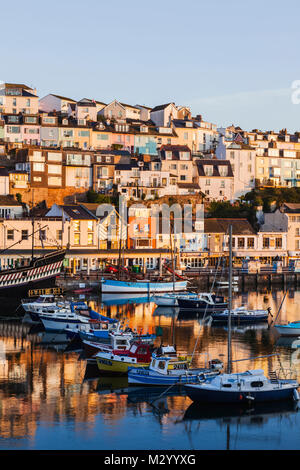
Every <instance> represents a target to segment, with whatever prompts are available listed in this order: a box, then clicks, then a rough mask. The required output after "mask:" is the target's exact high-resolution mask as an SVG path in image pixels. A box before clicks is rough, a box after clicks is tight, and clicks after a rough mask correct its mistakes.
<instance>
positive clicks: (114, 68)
mask: <svg viewBox="0 0 300 470" xmlns="http://www.w3.org/2000/svg"><path fill="white" fill-rule="evenodd" d="M1 17H2V22H1V33H2V34H1V36H2V44H1V62H0V80H2V81H7V82H21V83H26V84H28V85H33V86H35V87H36V88H37V90H38V94H39V96H40V97H42V96H44V95H46V94H48V93H57V94H61V95H64V96H68V97H71V98H74V99H80V98H83V97H86V98H93V99H97V100H99V101H104V102H107V103H108V102H110V101H112V100H113V99H118V100H120V101H122V102H126V103H130V104H137V103H138V104H145V105H148V106H155V105H158V104H163V103H167V102H169V101H175V102H176V104H178V105H189V106H191V108H192V112H193V115H196V114H198V113H199V114H202V115H203V118H204V119H207V120H210V121H212V122H215V123H216V124H218V125H230V124H232V123H234V124H235V125H240V126H241V127H243V128H245V129H253V128H259V129H266V130H269V129H273V130H279V129H281V128H283V127H286V128H288V129H289V130H290V131H294V130H300V119H299V116H300V104H299V105H295V104H292V102H291V92H292V90H291V84H292V82H293V81H294V80H300V60H299V59H300V50H299V44H300V28H299V19H300V2H299V0H286V1H284V2H283V1H282V0H281V1H278V0H272V1H271V0H263V1H261V0H260V1H257V0H251V1H247V0H245V1H243V2H241V1H236V0H228V1H227V2H226V1H222V0H206V1H203V0H185V1H182V0H181V1H178V0H159V1H158V0H152V1H151V2H143V1H141V0H128V1H124V0H112V1H107V0H85V1H78V0H51V1H47V2H42V1H40V0H39V1H37V0H28V1H27V2H26V3H24V2H23V1H22V2H21V1H20V0H16V1H14V2H5V4H4V5H3V6H2V8H1Z"/></svg>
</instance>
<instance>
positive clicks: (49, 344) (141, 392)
mask: <svg viewBox="0 0 300 470" xmlns="http://www.w3.org/2000/svg"><path fill="white" fill-rule="evenodd" d="M225 293H226V292H225ZM283 295H284V292H283V291H281V290H265V291H263V292H257V291H255V292H247V293H235V295H234V300H233V306H234V307H236V306H240V305H242V304H245V305H248V306H249V307H250V308H258V309H266V308H268V307H271V309H272V313H273V315H276V313H277V310H278V308H279V306H280V304H281V301H282V298H283ZM85 300H87V301H88V302H89V304H90V305H91V306H92V308H94V309H95V310H97V311H99V312H100V313H102V314H104V315H108V316H111V317H114V318H118V319H120V320H124V321H125V322H126V323H128V325H129V326H130V327H131V328H137V329H138V330H143V332H147V331H149V332H155V331H156V329H157V327H158V326H160V327H161V328H162V335H163V336H162V339H163V344H165V345H166V344H172V343H173V342H175V344H176V346H177V350H178V351H179V352H184V353H186V352H189V353H191V352H193V349H194V346H195V341H196V339H197V338H198V346H197V353H196V355H195V358H194V362H193V364H194V365H195V366H197V365H199V366H200V365H204V363H205V360H207V358H208V356H209V358H210V359H214V358H219V359H221V360H223V361H224V363H226V355H227V331H226V328H225V327H221V326H219V327H213V326H211V325H207V324H206V325H203V324H202V321H201V318H197V317H196V316H191V317H190V318H189V317H187V316H181V315H178V312H174V310H172V309H167V308H165V309H163V308H156V305H155V304H154V303H153V302H148V301H147V299H143V298H140V299H138V303H135V302H134V301H132V300H130V301H128V299H127V300H126V299H122V298H118V299H117V298H111V299H105V303H103V302H101V298H98V297H88V298H86V299H85ZM299 304H300V290H292V289H291V290H289V292H288V294H287V296H286V299H285V301H284V303H283V306H282V311H281V315H280V318H279V321H282V322H284V321H287V320H289V321H294V320H298V319H300V313H299ZM14 310H15V308H11V311H10V309H9V306H5V307H2V311H1V312H0V314H1V321H0V450H25V449H26V450H41V449H43V450H64V449H68V450H114V449H115V450H129V449H131V450H139V449H165V450H171V449H173V450H175V449H186V450H196V449H197V450H226V449H234V450H251V449H255V450H273V449H276V450H298V449H299V448H300V411H298V408H297V403H296V402H292V403H285V404H278V405H274V404H273V405H272V406H270V405H264V406H260V407H257V406H255V405H254V406H253V408H247V409H241V408H236V407H235V408H232V407H229V406H228V405H227V406H223V407H216V406H206V407H201V406H198V405H194V404H192V402H191V400H190V399H189V398H188V397H186V396H184V395H183V393H181V392H176V391H172V390H171V391H170V395H168V396H167V395H165V394H162V395H161V396H159V395H160V393H161V392H157V391H156V394H155V393H154V394H153V389H144V388H129V389H128V384H127V379H126V377H119V378H118V377H100V376H99V374H97V371H95V368H93V367H90V366H88V365H87V363H86V361H85V360H84V359H82V358H81V356H80V354H79V353H78V352H74V351H69V352H66V351H65V348H66V346H67V339H66V337H65V336H64V335H63V334H57V333H48V332H45V331H42V330H41V329H40V331H39V329H38V328H36V327H30V326H28V325H25V324H23V323H22V322H21V319H17V318H16V319H14V315H13V312H14ZM5 317H7V318H9V319H6V320H5ZM294 340H295V338H294ZM156 341H158V342H160V339H157V340H156ZM275 352H276V353H278V354H279V355H278V357H276V356H271V357H262V358H257V357H258V356H266V355H269V354H273V353H275ZM232 358H233V361H235V360H237V359H244V358H254V359H253V360H251V361H243V362H234V366H233V371H239V370H243V369H245V368H251V369H263V370H264V371H265V372H266V373H268V371H269V370H279V368H280V366H282V367H283V368H285V369H290V370H292V371H293V372H294V373H295V375H296V377H297V378H298V381H299V382H300V349H299V348H298V349H297V347H295V344H293V343H292V341H289V340H282V339H280V338H278V335H277V334H276V332H275V331H274V330H273V329H272V328H268V325H267V324H264V325H257V326H251V327H245V326H243V327H234V328H233V333H232Z"/></svg>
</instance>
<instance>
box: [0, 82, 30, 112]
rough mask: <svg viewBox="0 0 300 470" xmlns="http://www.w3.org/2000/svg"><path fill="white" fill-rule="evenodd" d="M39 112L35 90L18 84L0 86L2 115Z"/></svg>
mask: <svg viewBox="0 0 300 470" xmlns="http://www.w3.org/2000/svg"><path fill="white" fill-rule="evenodd" d="M38 111H39V98H38V96H37V92H36V89H35V88H31V87H29V86H27V85H23V84H17V83H2V84H0V114H1V113H2V114H4V113H5V114H19V113H22V114H37V113H38Z"/></svg>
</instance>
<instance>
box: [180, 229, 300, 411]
mask: <svg viewBox="0 0 300 470" xmlns="http://www.w3.org/2000/svg"><path fill="white" fill-rule="evenodd" d="M228 300H229V302H228V341H227V353H228V361H227V373H226V374H220V375H218V376H216V377H213V378H209V379H208V380H205V381H204V382H202V383H194V384H187V385H185V390H186V393H187V395H188V396H189V397H190V398H191V400H193V401H194V402H199V403H239V404H242V403H249V402H250V403H253V402H269V401H279V400H288V399H295V400H298V399H299V395H298V392H297V388H298V387H299V384H298V382H297V381H296V380H291V379H280V378H278V377H277V375H276V373H275V372H272V373H270V378H268V377H266V376H265V374H264V371H263V370H261V369H258V370H246V371H245V372H241V373H232V371H231V367H232V359H231V311H232V226H230V227H229V299H228Z"/></svg>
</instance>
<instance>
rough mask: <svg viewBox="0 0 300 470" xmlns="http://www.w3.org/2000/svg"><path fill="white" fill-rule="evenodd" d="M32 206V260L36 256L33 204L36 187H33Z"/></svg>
mask: <svg viewBox="0 0 300 470" xmlns="http://www.w3.org/2000/svg"><path fill="white" fill-rule="evenodd" d="M31 204H32V207H31V224H32V240H31V242H32V243H31V261H33V257H34V215H33V205H34V189H32V203H31Z"/></svg>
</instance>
